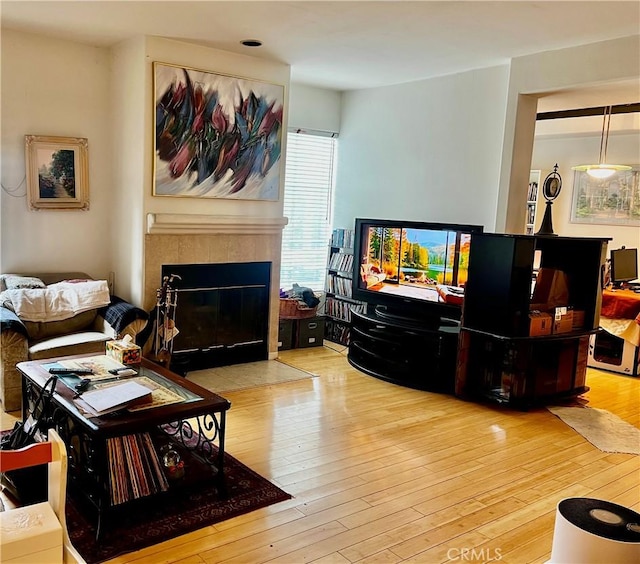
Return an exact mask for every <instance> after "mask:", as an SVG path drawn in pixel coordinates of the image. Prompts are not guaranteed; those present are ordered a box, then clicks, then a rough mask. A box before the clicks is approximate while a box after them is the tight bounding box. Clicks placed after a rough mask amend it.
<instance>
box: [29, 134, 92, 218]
mask: <svg viewBox="0 0 640 564" xmlns="http://www.w3.org/2000/svg"><path fill="white" fill-rule="evenodd" d="M88 145H89V144H88V141H87V139H84V138H81V137H52V136H43V135H25V162H26V167H27V193H28V195H29V198H28V201H29V209H30V210H42V209H45V210H88V209H89V169H88Z"/></svg>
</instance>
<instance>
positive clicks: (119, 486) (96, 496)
mask: <svg viewBox="0 0 640 564" xmlns="http://www.w3.org/2000/svg"><path fill="white" fill-rule="evenodd" d="M100 356H101V355H75V356H71V357H62V358H54V359H46V360H35V361H28V362H21V363H19V364H18V365H17V368H18V370H19V371H20V372H21V373H22V375H23V378H22V387H23V390H22V391H23V395H22V397H23V400H22V401H23V403H22V417H23V421H26V420H27V418H28V417H29V416H30V415H35V416H40V415H41V414H40V413H36V414H33V413H32V411H33V410H34V408H35V399H36V398H37V397H38V394H39V392H40V390H41V389H42V388H43V386H44V385H45V383H46V382H47V380H48V379H49V378H50V377H51V374H49V371H48V370H49V368H50V367H60V366H63V365H64V364H68V363H69V362H70V363H71V364H73V363H75V362H82V363H86V362H91V360H92V359H94V358H95V359H98V358H100ZM132 368H134V369H135V372H136V374H135V375H131V376H125V377H117V376H114V377H113V378H111V379H106V378H103V379H96V380H94V381H92V382H91V384H90V385H89V388H88V389H89V390H91V389H98V388H100V387H104V386H108V385H112V384H113V383H114V382H116V381H117V382H121V381H123V380H127V379H131V380H136V381H138V382H139V383H142V384H143V385H145V386H147V387H149V388H150V389H152V390H153V392H152V396H151V397H152V400H151V402H150V403H148V404H143V405H136V406H133V407H130V408H125V409H122V410H119V411H116V412H113V413H109V414H106V415H101V416H95V415H91V414H90V413H88V412H86V411H84V410H83V408H82V406H81V405H79V402H78V401H77V400H78V398H77V397H76V396H77V392H76V390H75V384H76V383H77V382H78V381H79V380H80V379H81V378H82V376H79V377H78V376H72V375H69V376H68V375H63V376H58V381H57V384H56V389H55V392H54V395H53V399H52V402H51V405H50V406H49V408H48V412H47V413H46V416H47V417H48V418H50V419H51V421H52V422H53V424H54V426H55V427H56V430H57V431H58V433H59V434H60V436H61V437H62V438H63V440H64V441H65V444H66V446H67V451H68V455H69V484H70V487H72V488H74V491H75V492H76V493H80V494H81V495H82V496H84V497H85V498H86V499H87V500H88V501H89V502H90V503H91V504H92V505H93V506H94V507H95V508H96V510H97V515H98V519H97V526H96V536H97V537H100V535H101V534H102V532H103V529H104V528H105V527H104V525H105V523H104V521H105V517H106V516H107V515H108V514H110V513H111V510H114V511H115V510H116V509H117V508H118V507H121V506H125V504H127V503H130V502H133V501H136V502H137V500H142V499H152V498H156V497H158V496H169V495H180V491H181V490H184V489H185V488H193V487H197V486H198V484H201V483H202V481H203V480H207V481H210V480H215V482H216V487H217V488H218V492H219V495H220V496H221V497H224V496H225V495H226V488H225V478H224V437H225V428H226V412H227V411H228V410H229V408H230V407H231V403H230V402H229V401H228V400H226V399H225V398H223V397H221V396H219V395H217V394H215V393H213V392H210V391H209V390H207V389H205V388H203V387H201V386H198V385H197V384H194V383H193V382H190V381H189V380H187V379H185V378H183V377H181V376H179V375H177V374H174V373H172V372H171V371H169V370H167V369H165V368H163V367H161V366H159V365H157V364H154V363H152V362H150V361H148V360H146V359H142V363H141V364H140V365H136V366H134V367H132ZM116 378H117V380H116ZM80 399H81V396H80ZM107 528H108V527H107Z"/></svg>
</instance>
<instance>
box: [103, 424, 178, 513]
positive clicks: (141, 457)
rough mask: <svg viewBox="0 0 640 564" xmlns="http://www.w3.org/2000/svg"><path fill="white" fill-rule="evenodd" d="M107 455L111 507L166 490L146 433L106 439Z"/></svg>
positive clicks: (156, 458)
mask: <svg viewBox="0 0 640 564" xmlns="http://www.w3.org/2000/svg"><path fill="white" fill-rule="evenodd" d="M107 456H108V459H109V485H110V493H111V505H119V504H121V503H125V502H127V501H130V500H132V499H138V498H140V497H144V496H148V495H152V494H155V493H158V492H163V491H167V490H168V489H169V482H168V480H167V477H166V475H165V473H164V469H163V467H162V463H161V461H160V458H159V457H158V453H157V452H156V449H155V447H154V445H153V442H152V440H151V436H150V435H149V433H137V434H132V435H124V436H122V437H113V438H110V439H107Z"/></svg>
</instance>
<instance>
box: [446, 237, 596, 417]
mask: <svg viewBox="0 0 640 564" xmlns="http://www.w3.org/2000/svg"><path fill="white" fill-rule="evenodd" d="M608 241H609V239H604V238H602V239H601V238H587V237H558V236H529V235H501V234H493V233H482V234H473V235H472V240H471V254H470V257H469V279H468V282H467V286H466V289H465V300H464V305H463V315H462V326H461V332H460V339H459V347H458V366H457V371H456V394H457V395H460V396H471V397H483V398H489V399H492V400H495V401H498V402H500V403H506V404H509V405H512V406H515V407H524V408H527V407H529V406H531V405H533V404H537V403H544V402H546V401H549V400H550V399H557V398H560V397H564V396H575V395H579V394H580V393H583V392H584V391H586V390H588V388H587V386H586V369H587V358H588V347H589V338H590V335H591V334H593V333H595V332H597V331H598V326H599V321H600V306H601V300H602V282H603V268H604V261H605V258H606V252H607V242H608ZM538 263H539V264H538ZM538 266H539V267H540V269H549V270H552V271H562V272H563V273H564V275H566V282H567V290H568V299H567V304H566V306H568V307H569V308H570V309H571V308H572V309H573V312H574V314H575V315H576V319H577V320H579V321H577V322H575V323H574V325H573V326H572V328H571V330H570V331H567V332H562V333H553V334H549V335H539V336H530V317H529V313H530V310H531V306H532V303H531V297H532V280H535V278H536V271H537V269H538ZM553 313H554V311H551V314H552V315H553ZM578 313H579V314H580V315H578Z"/></svg>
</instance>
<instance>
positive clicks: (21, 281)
mask: <svg viewBox="0 0 640 564" xmlns="http://www.w3.org/2000/svg"><path fill="white" fill-rule="evenodd" d="M3 278H4V284H5V286H6V289H7V290H19V289H21V288H45V287H46V286H45V283H44V282H43V281H42V280H40V278H36V277H35V276H20V275H19V274H5V275H4V276H3Z"/></svg>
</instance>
